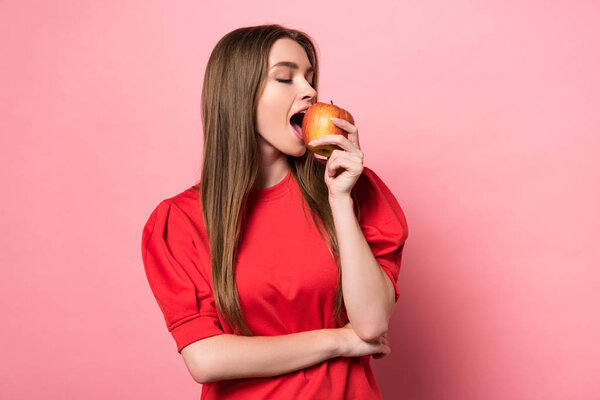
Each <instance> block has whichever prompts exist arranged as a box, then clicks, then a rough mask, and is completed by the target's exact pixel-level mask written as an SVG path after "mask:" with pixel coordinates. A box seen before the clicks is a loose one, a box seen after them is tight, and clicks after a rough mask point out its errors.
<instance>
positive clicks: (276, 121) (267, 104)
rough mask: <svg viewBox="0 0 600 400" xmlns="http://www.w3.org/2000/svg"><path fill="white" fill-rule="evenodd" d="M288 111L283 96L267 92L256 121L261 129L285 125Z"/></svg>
mask: <svg viewBox="0 0 600 400" xmlns="http://www.w3.org/2000/svg"><path fill="white" fill-rule="evenodd" d="M287 112H288V109H287V108H286V104H285V102H284V101H282V99H281V96H277V95H276V93H273V92H265V93H264V95H263V97H262V98H261V99H260V101H259V103H258V107H257V116H256V120H257V123H258V124H259V127H263V128H264V127H267V126H273V125H280V124H281V123H282V122H283V123H285V119H286V118H287Z"/></svg>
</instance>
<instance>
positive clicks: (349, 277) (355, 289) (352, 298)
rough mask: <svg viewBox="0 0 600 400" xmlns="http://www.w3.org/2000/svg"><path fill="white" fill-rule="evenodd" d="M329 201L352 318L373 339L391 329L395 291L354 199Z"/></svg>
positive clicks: (364, 336)
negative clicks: (357, 214)
mask: <svg viewBox="0 0 600 400" xmlns="http://www.w3.org/2000/svg"><path fill="white" fill-rule="evenodd" d="M329 202H330V205H331V211H332V213H333V219H334V223H335V229H336V231H337V239H338V247H339V252H340V264H341V268H342V289H343V293H344V304H345V306H346V312H347V314H348V319H349V320H350V323H351V324H352V327H353V328H354V330H355V331H356V333H357V334H358V335H359V336H360V337H361V338H362V339H363V340H371V339H373V338H375V337H378V336H380V335H382V334H383V333H385V332H386V331H387V328H388V322H389V319H390V316H391V314H392V311H393V307H394V299H395V293H392V290H393V287H392V289H390V286H392V285H391V282H388V281H389V278H388V276H387V275H386V273H385V272H384V271H383V269H382V268H381V266H380V265H379V263H378V262H377V260H376V259H375V257H374V256H373V252H372V251H371V248H370V247H369V243H368V242H367V240H366V239H365V236H364V234H363V232H362V230H361V228H360V225H359V223H358V220H357V219H356V215H355V214H354V209H353V200H352V198H351V197H350V196H347V197H342V198H339V199H335V200H333V199H330V201H329Z"/></svg>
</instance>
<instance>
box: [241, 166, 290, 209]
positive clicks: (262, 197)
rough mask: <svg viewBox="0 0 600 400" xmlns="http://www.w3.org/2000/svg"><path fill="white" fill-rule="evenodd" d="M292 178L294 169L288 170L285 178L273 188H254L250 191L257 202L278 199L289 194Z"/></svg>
mask: <svg viewBox="0 0 600 400" xmlns="http://www.w3.org/2000/svg"><path fill="white" fill-rule="evenodd" d="M291 177H292V169H291V168H290V169H289V170H288V173H287V174H286V175H285V176H284V177H283V179H282V180H280V181H279V182H277V183H276V184H274V185H273V186H269V187H267V188H262V189H258V188H252V189H251V190H250V192H251V194H252V197H253V198H254V199H255V200H256V201H267V200H274V199H278V198H280V197H281V196H283V195H285V194H286V193H288V192H289V182H290V179H291Z"/></svg>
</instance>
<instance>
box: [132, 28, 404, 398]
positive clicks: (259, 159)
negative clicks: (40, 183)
mask: <svg viewBox="0 0 600 400" xmlns="http://www.w3.org/2000/svg"><path fill="white" fill-rule="evenodd" d="M318 72H319V67H318V60H317V54H316V49H315V46H314V44H313V42H312V40H311V39H310V38H309V37H308V36H307V35H306V34H304V33H302V32H299V31H296V30H292V29H286V28H284V27H282V26H280V25H261V26H255V27H247V28H240V29H237V30H234V31H233V32H230V33H229V34H227V35H225V36H224V37H223V38H222V39H221V40H220V41H219V42H218V44H217V45H216V47H215V48H214V50H213V52H212V53H211V56H210V59H209V61H208V65H207V68H206V72H205V76H204V86H203V89H202V122H203V128H204V154H203V168H202V174H201V179H200V182H199V183H198V185H197V186H192V187H190V188H188V189H186V190H185V191H183V192H182V193H179V194H177V195H176V196H173V197H171V198H168V199H166V200H163V201H161V202H160V203H159V204H158V206H157V207H156V208H155V209H154V211H153V212H152V214H151V215H150V217H149V219H148V222H147V223H146V225H145V227H144V230H143V237H142V255H143V261H144V267H145V271H146V276H147V278H148V282H149V284H150V287H151V289H152V291H153V293H154V295H155V297H156V300H157V302H158V304H159V306H160V308H161V311H162V312H163V315H164V317H165V321H166V323H167V328H168V330H169V332H170V333H171V334H172V336H173V338H174V340H175V343H176V345H177V351H178V352H180V353H181V355H182V356H183V359H184V362H185V364H186V366H187V368H188V370H189V372H190V374H191V375H192V377H193V378H194V379H195V380H196V381H197V382H199V383H202V384H203V387H202V396H201V398H202V399H237V400H239V399H252V400H257V399H325V398H326V399H331V400H333V399H381V393H380V391H379V388H378V386H377V383H376V381H375V377H374V375H373V372H372V369H371V365H370V357H369V356H371V355H373V356H374V357H375V358H381V357H383V356H385V355H387V354H389V353H390V348H389V346H388V343H387V337H386V332H387V327H388V321H389V318H390V316H391V313H392V310H393V307H394V304H395V302H396V301H397V300H398V295H399V293H398V288H397V286H396V281H397V278H398V272H399V269H400V262H401V256H402V250H403V247H404V242H405V240H406V238H407V235H408V231H407V225H406V220H405V217H404V214H403V212H402V210H401V208H400V206H399V205H398V202H397V201H396V199H395V198H394V196H393V194H392V193H391V192H390V190H389V189H388V188H387V187H386V185H385V184H384V183H383V182H382V181H381V179H379V177H378V176H377V175H376V174H375V173H374V172H373V171H372V170H370V169H369V168H367V167H365V166H363V153H362V152H361V150H360V146H359V141H358V130H357V128H356V126H354V125H352V124H350V123H349V122H347V121H343V120H340V121H335V122H334V123H335V124H336V125H337V126H339V127H340V128H342V129H344V130H346V131H347V132H348V138H344V137H343V136H341V135H327V136H324V137H321V138H320V139H319V141H320V142H321V144H333V145H336V146H337V147H338V149H337V150H335V151H334V152H333V153H332V154H331V156H330V157H329V159H326V160H323V159H318V157H317V156H315V155H313V154H312V153H311V152H309V151H307V148H306V146H305V144H304V142H303V140H301V138H300V137H298V136H297V135H296V134H295V133H294V128H293V127H292V125H291V123H290V118H291V117H292V115H293V114H295V113H297V112H298V111H300V110H303V109H306V108H307V107H308V106H310V105H311V104H314V103H315V102H316V101H317V78H318ZM317 144H318V143H317ZM307 209H308V210H309V211H310V214H311V218H308V215H307V213H306V211H307ZM342 272H343V274H342ZM342 276H343V277H344V278H343V280H342ZM349 321H352V323H350V322H349Z"/></svg>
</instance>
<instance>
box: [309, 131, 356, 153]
mask: <svg viewBox="0 0 600 400" xmlns="http://www.w3.org/2000/svg"><path fill="white" fill-rule="evenodd" d="M308 144H310V145H311V146H322V145H325V144H335V145H338V146H339V147H340V148H342V150H345V151H347V152H349V153H356V154H362V151H361V150H360V148H359V147H358V144H357V143H353V142H352V141H350V140H349V139H348V138H346V137H344V135H323V136H319V137H318V138H317V139H315V140H313V141H310V142H309V143H308Z"/></svg>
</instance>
